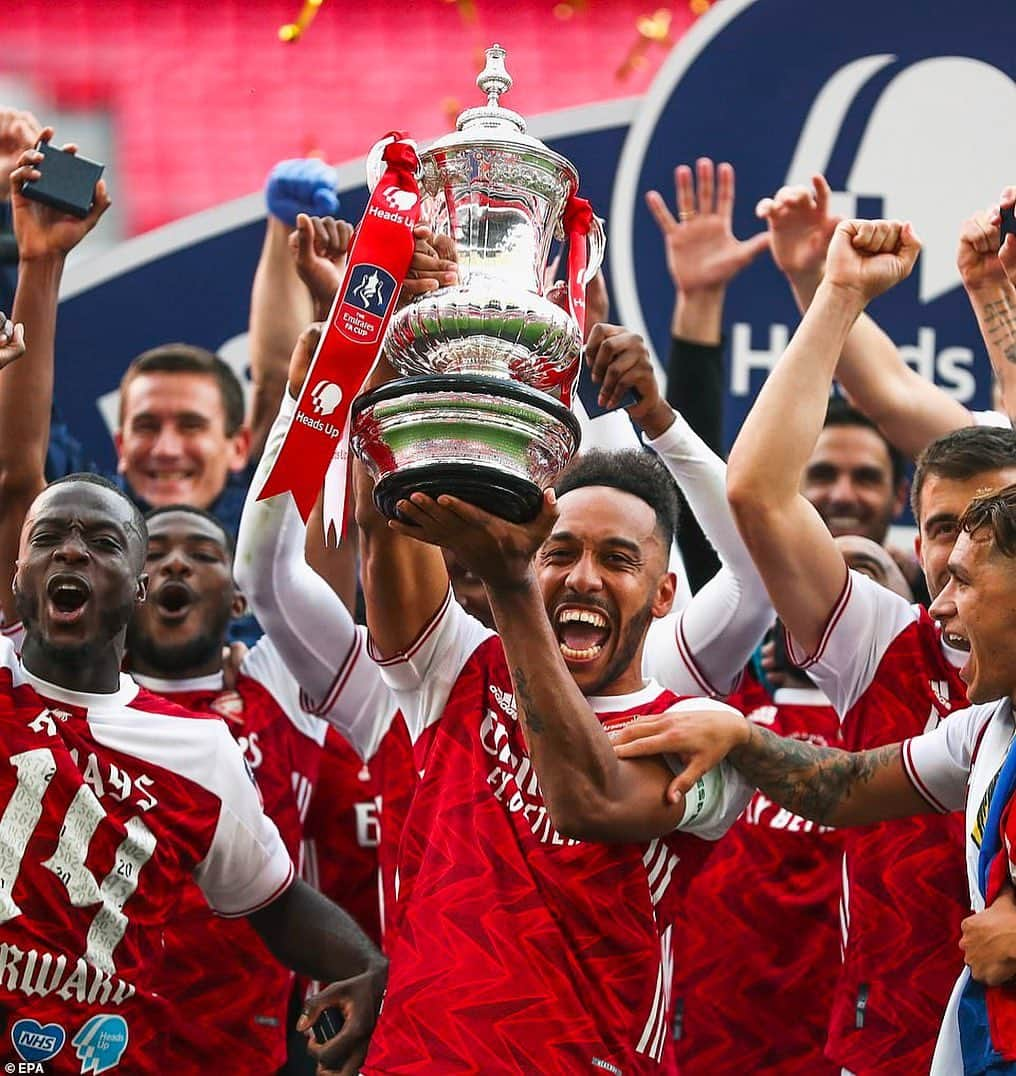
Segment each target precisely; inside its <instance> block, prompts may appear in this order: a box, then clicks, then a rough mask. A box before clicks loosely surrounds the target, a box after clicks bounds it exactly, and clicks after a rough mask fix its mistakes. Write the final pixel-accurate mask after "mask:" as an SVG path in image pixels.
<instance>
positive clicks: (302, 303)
mask: <svg viewBox="0 0 1016 1076" xmlns="http://www.w3.org/2000/svg"><path fill="white" fill-rule="evenodd" d="M335 182H336V175H335V169H334V168H331V167H330V166H329V165H327V164H325V163H324V161H318V160H293V161H282V162H280V163H279V164H277V165H276V166H275V168H273V169H272V172H271V174H270V175H269V177H268V182H267V183H266V185H265V201H266V203H267V207H268V220H267V223H266V226H265V241H264V244H263V246H262V248H261V257H260V259H259V260H258V265H257V269H256V270H255V272H254V284H253V287H252V289H251V303H250V359H251V378H252V380H253V383H254V392H253V395H252V397H251V405H250V413H249V415H248V425H249V426H250V429H251V458H252V459H257V458H258V456H259V455H260V454H261V451H262V449H263V448H264V444H265V438H266V437H267V436H268V430H269V428H270V427H271V425H272V422H273V420H274V419H275V414H276V412H277V411H278V409H279V401H280V400H281V399H282V396H283V393H284V392H285V389H286V377H287V371H288V369H289V357H290V355H291V354H292V352H293V347H294V345H295V344H296V341H297V338H298V337H299V335H300V332H301V331H302V329H303V327H304V326H305V325H306V324H307V323H308V322H309V321H313V320H314V318H315V316H316V315H315V304H314V302H313V300H312V298H311V294H310V292H309V291H308V288H307V287H306V286H305V284H304V282H303V280H301V277H300V274H299V273H298V271H297V264H296V261H295V259H294V256H293V253H292V249H291V243H290V233H291V232H292V231H293V229H294V228H298V227H299V228H300V230H301V234H303V233H304V232H306V231H307V230H308V229H309V231H310V232H311V233H315V227H314V225H312V224H311V223H310V220H309V218H308V217H307V214H308V213H334V212H335V211H336V209H337V208H338V199H337V197H336V195H335ZM301 216H302V217H303V218H304V221H305V222H306V223H305V224H298V221H299V218H300V217H301ZM316 238H317V237H316V234H314V239H315V240H316ZM294 245H295V243H294ZM313 246H314V243H313V242H312V243H311V247H313ZM313 258H314V252H313V250H310V251H308V252H307V255H306V260H307V261H312V260H313Z"/></svg>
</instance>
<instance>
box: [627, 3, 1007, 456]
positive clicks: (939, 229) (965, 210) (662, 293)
mask: <svg viewBox="0 0 1016 1076" xmlns="http://www.w3.org/2000/svg"><path fill="white" fill-rule="evenodd" d="M1010 18H1011V6H1010V5H1009V4H1008V3H1007V2H1006V0H975V2H974V4H973V5H972V8H971V6H970V5H966V6H963V5H955V4H951V3H945V2H944V0H926V2H925V3H917V0H910V2H907V3H896V4H886V3H885V2H884V0H856V2H855V3H852V4H851V5H850V8H849V13H848V14H846V15H845V17H843V18H832V17H830V14H829V11H828V9H827V8H826V6H825V5H822V4H811V5H808V4H801V3H800V2H799V0H725V2H724V3H723V4H717V5H715V6H714V7H713V9H712V10H711V11H710V13H709V14H708V15H706V16H705V17H703V18H702V19H700V20H699V22H698V23H697V24H696V25H695V26H694V27H693V28H692V29H691V31H690V32H689V33H688V34H687V35H686V36H685V37H684V38H682V39H681V41H680V42H679V43H678V45H677V47H676V48H675V50H674V52H673V53H672V54H671V55H670V57H669V58H668V59H667V61H666V63H665V64H664V66H663V67H662V68H661V70H660V73H659V75H658V76H657V78H656V80H655V82H654V84H653V86H652V87H651V89H650V90H649V92H648V94H647V95H646V97H645V99H644V101H643V103H642V106H641V107H640V109H639V111H638V112H637V114H636V118H635V120H634V122H633V124H632V127H631V129H630V131H629V134H628V138H627V140H626V142H625V146H624V150H623V152H622V155H621V161H620V165H619V171H618V177H617V181H616V184H615V187H614V197H613V202H612V205H611V213H610V225H611V235H610V242H609V244H608V252H609V254H610V259H611V260H610V264H611V277H612V284H613V288H614V294H615V297H616V299H617V302H618V306H619V309H620V315H621V320H622V321H623V322H624V324H626V325H628V326H629V327H630V328H632V329H634V330H637V331H643V330H646V329H648V331H649V334H650V337H651V339H652V340H653V343H654V347H655V350H656V353H657V355H659V356H661V357H662V356H665V355H666V353H667V348H668V338H669V333H668V325H669V320H670V316H671V310H672V307H673V289H672V285H671V283H670V278H669V275H668V273H667V271H666V265H665V261H664V250H663V244H662V241H661V239H660V236H659V233H658V230H657V228H656V226H655V224H654V222H653V220H652V218H651V217H650V215H649V212H648V210H647V209H646V208H645V205H644V202H643V196H644V193H645V191H646V190H649V189H652V188H655V189H657V190H659V191H661V192H663V193H664V194H665V196H666V197H667V198H668V199H672V198H673V190H674V180H673V169H674V166H675V165H676V164H679V163H681V162H689V163H691V162H693V161H694V160H695V158H696V157H699V156H710V157H713V158H714V159H715V160H718V161H722V160H726V161H730V162H731V163H732V164H733V165H734V168H735V170H736V173H737V204H736V209H735V220H734V230H735V233H736V234H737V235H738V236H740V237H744V236H748V235H751V234H753V233H755V232H756V231H758V230H760V222H759V221H758V220H757V219H756V218H755V216H754V207H755V204H756V202H757V201H758V199H759V198H761V197H764V196H766V195H771V194H773V193H774V192H775V191H777V190H778V189H779V188H780V187H781V186H783V185H784V184H799V183H809V182H810V180H811V176H812V175H813V174H814V173H815V172H821V173H823V174H824V175H825V176H826V178H827V179H828V180H829V183H830V185H831V186H832V189H833V191H834V192H835V194H834V198H833V206H832V209H833V212H835V213H836V214H837V215H840V216H886V217H902V218H904V219H910V220H912V221H913V222H914V225H915V227H916V229H917V232H918V234H919V235H920V236H921V238H922V240H923V243H924V249H923V253H922V255H921V259H920V261H919V262H918V265H917V268H916V269H915V271H914V273H913V274H912V276H911V277H910V279H909V280H907V281H906V282H905V283H903V284H902V285H900V286H899V287H897V288H894V289H893V290H892V291H891V292H890V293H889V294H887V295H886V296H884V297H883V298H881V299H880V300H879V301H878V303H877V304H876V306H875V308H874V310H873V313H874V316H875V317H876V319H877V320H878V321H879V322H880V323H881V324H882V325H883V327H884V328H886V329H887V331H888V332H889V334H890V335H891V336H892V338H893V339H894V341H895V342H896V344H897V345H898V346H900V348H901V351H902V352H903V355H904V357H905V358H906V359H907V361H908V362H910V363H912V364H913V365H914V366H915V367H916V368H917V369H918V370H919V371H920V372H921V373H922V374H923V375H925V376H927V377H931V378H934V379H935V380H937V381H938V382H939V383H940V384H941V385H942V386H943V387H944V388H945V389H946V390H947V391H949V392H950V393H951V394H953V395H954V396H956V397H957V398H958V399H960V400H962V401H963V402H964V403H967V404H968V405H969V404H973V405H975V406H978V407H982V406H988V388H989V384H990V376H989V372H988V364H987V361H986V359H985V358H984V348H983V345H982V343H981V341H980V337H979V335H978V332H977V326H976V323H975V321H974V318H973V315H972V313H971V311H970V308H969V305H968V303H967V300H966V296H965V294H964V292H963V288H962V286H961V282H960V278H959V274H958V272H957V269H956V247H957V242H958V236H959V230H960V225H961V223H962V221H963V220H964V219H965V218H966V217H968V216H970V215H971V214H973V213H974V212H976V211H978V210H981V209H985V208H986V207H987V206H988V205H989V204H991V203H992V202H993V201H995V200H996V199H997V198H998V194H999V191H1000V190H1001V188H1002V186H1003V185H1005V184H1006V183H1009V182H1012V181H1013V179H1014V178H1016V171H1014V167H1016V166H1014V162H1016V127H1014V126H1013V124H1011V123H1008V122H1006V117H1008V116H1011V115H1012V114H1013V112H1014V110H1016V84H1014V82H1013V78H1012V76H1013V75H1014V73H1016V71H1014V67H1016V64H1014V56H1013V53H1012V50H1011V47H1010V46H1009V44H1008V42H1007V41H1006V35H1005V34H1004V33H1003V32H1002V27H1004V26H1006V25H1007V24H1008V21H1009V20H1010ZM992 27H994V28H995V30H994V32H992V29H991V28H992ZM726 312H727V325H726V330H727V337H728V353H729V359H730V372H729V376H730V381H729V391H730V399H729V401H728V405H729V406H728V407H727V422H728V427H727V434H728V438H729V437H731V436H732V435H733V434H734V433H735V432H736V430H737V428H738V427H739V426H740V423H741V422H742V421H743V418H744V415H745V413H746V411H747V406H748V403H749V402H750V400H751V398H752V397H753V396H754V394H755V393H756V392H757V390H758V387H759V385H760V384H761V382H762V380H763V378H764V376H765V374H766V373H767V372H768V371H769V370H770V369H771V368H772V366H773V364H774V363H775V361H776V360H777V359H778V358H779V356H780V354H782V352H783V350H784V348H785V346H786V344H787V341H788V340H789V337H790V335H791V333H792V332H793V328H794V327H795V326H796V324H797V321H798V314H797V311H796V308H795V306H794V303H793V299H792V298H791V295H790V291H789V288H788V287H787V285H786V282H785V281H784V280H783V278H782V276H781V275H780V273H779V271H778V270H777V269H776V268H775V266H774V265H773V263H772V261H771V259H770V258H768V257H766V256H763V257H762V258H759V259H758V261H757V262H756V263H755V264H754V265H753V266H752V267H751V268H749V269H748V270H746V271H745V272H744V273H743V274H742V275H741V276H740V277H739V278H738V279H737V280H736V281H735V283H734V284H733V286H732V287H731V288H730V291H729V294H728V299H727V306H726ZM975 383H976V391H975Z"/></svg>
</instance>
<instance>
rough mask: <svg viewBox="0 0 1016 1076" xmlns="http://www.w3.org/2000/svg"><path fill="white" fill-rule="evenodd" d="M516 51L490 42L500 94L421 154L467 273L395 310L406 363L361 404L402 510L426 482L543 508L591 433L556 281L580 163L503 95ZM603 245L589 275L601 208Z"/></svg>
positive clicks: (515, 512) (423, 179) (389, 345)
mask: <svg viewBox="0 0 1016 1076" xmlns="http://www.w3.org/2000/svg"><path fill="white" fill-rule="evenodd" d="M504 56H505V54H504V50H503V49H501V48H500V47H499V46H497V45H495V46H493V47H492V48H490V49H488V50H487V64H486V67H485V68H484V70H483V72H482V73H481V75H480V76H479V78H477V80H476V81H477V85H478V86H479V87H480V89H481V90H482V91H483V92H484V93H486V94H487V104H486V105H483V106H481V107H479V108H472V109H467V110H466V111H465V112H463V113H462V114H461V115H460V116H459V118H458V122H457V125H456V128H457V129H456V131H455V132H454V133H452V134H450V135H447V136H446V137H444V138H441V139H439V140H438V141H437V142H435V143H434V144H433V145H432V146H430V147H429V148H428V149H426V150H424V151H423V152H422V153H421V154H420V187H421V221H422V222H424V223H426V224H427V225H428V227H430V228H431V230H432V231H433V232H434V233H435V234H439V235H445V236H448V237H450V238H451V239H452V240H454V244H455V249H456V252H457V260H458V283H457V284H455V285H453V286H450V287H443V288H440V289H438V290H437V291H433V292H430V293H428V294H426V295H423V296H421V297H420V298H418V299H416V300H415V301H413V302H411V303H410V304H409V305H407V306H406V307H404V308H403V309H402V310H400V311H398V312H397V313H396V314H395V315H394V316H393V318H392V320H391V323H390V324H389V327H388V332H387V334H386V337H385V343H384V354H385V357H386V358H387V360H388V361H389V362H390V363H391V365H392V366H393V367H394V368H395V369H396V370H397V371H399V372H400V373H401V374H404V375H407V376H405V377H404V378H402V379H400V380H398V381H393V382H391V383H389V384H387V385H385V386H383V387H382V388H380V389H377V390H375V391H373V392H370V393H367V394H366V395H364V396H363V397H361V398H360V399H359V400H358V401H357V402H356V403H355V404H354V406H353V412H352V418H353V426H352V437H351V445H352V448H353V450H354V451H355V452H356V454H357V456H359V458H360V459H361V460H363V461H364V463H365V464H366V466H367V467H368V469H369V471H370V472H371V474H372V477H373V478H374V480H375V492H374V499H375V501H376V502H377V504H378V507H379V508H380V509H381V511H382V512H384V513H385V514H386V515H388V516H389V517H391V516H393V515H394V514H395V507H394V506H395V504H396V503H397V501H398V500H399V499H400V498H401V497H403V496H408V494H409V493H411V492H413V491H414V490H425V491H426V492H428V493H431V494H432V495H434V496H437V495H438V494H439V493H451V494H454V495H456V496H460V497H462V498H463V499H466V500H468V501H470V502H472V503H476V504H482V505H483V506H484V507H486V508H487V509H488V510H489V511H491V512H493V513H495V514H497V515H500V516H502V517H504V518H508V519H516V520H523V519H527V518H532V516H533V515H535V514H536V512H537V511H538V510H539V505H540V501H541V495H542V490H543V489H544V488H545V487H546V486H547V485H549V484H550V483H551V482H553V480H554V478H556V476H557V475H558V474H559V473H560V471H561V470H562V469H563V468H564V467H565V466H566V464H567V463H568V461H569V459H570V458H571V457H572V455H574V453H575V451H576V450H577V448H578V442H579V432H578V424H577V422H576V421H575V419H574V416H573V415H572V414H571V412H570V411H568V409H567V408H566V407H564V406H563V405H562V404H561V402H560V398H561V397H562V395H564V396H565V398H567V396H568V394H569V392H570V389H571V387H572V385H573V383H574V380H575V378H576V376H577V373H578V364H579V358H580V355H581V349H582V340H581V335H580V332H579V326H578V323H577V322H576V321H575V319H574V318H573V317H572V316H571V314H570V313H569V312H568V311H567V310H565V309H563V308H562V307H561V306H559V305H557V303H555V302H552V301H551V299H550V298H548V297H547V295H546V294H545V287H546V284H545V281H544V276H545V272H546V268H547V263H548V260H549V256H550V250H551V244H552V242H553V241H554V239H555V238H557V239H559V240H560V239H563V238H564V232H563V230H562V218H563V215H564V211H565V207H566V205H567V202H568V199H569V197H570V196H571V195H573V194H574V193H575V192H576V191H577V189H578V174H577V173H576V171H575V168H574V167H573V165H572V164H571V163H570V162H569V161H568V160H566V159H565V158H564V157H562V156H561V155H560V154H558V153H555V152H554V151H553V150H551V149H549V148H548V147H547V146H545V145H544V144H543V143H542V142H540V141H539V140H538V139H536V138H533V137H532V136H531V135H528V134H527V133H526V124H525V120H523V119H522V117H521V116H519V115H518V114H517V113H515V112H512V111H510V110H509V109H506V108H502V107H501V106H500V104H499V97H500V95H501V94H502V93H504V92H505V91H506V90H508V88H509V87H510V86H511V78H510V76H509V75H508V73H507V71H506V70H505V66H504ZM589 247H590V250H589V258H588V267H587V270H586V276H585V279H586V280H589V279H591V278H592V276H593V275H595V273H596V271H597V270H598V268H599V266H600V263H601V261H602V259H603V249H604V237H603V230H602V228H601V227H600V224H599V222H598V221H597V222H596V225H595V228H594V231H593V233H592V234H591V235H590V237H589Z"/></svg>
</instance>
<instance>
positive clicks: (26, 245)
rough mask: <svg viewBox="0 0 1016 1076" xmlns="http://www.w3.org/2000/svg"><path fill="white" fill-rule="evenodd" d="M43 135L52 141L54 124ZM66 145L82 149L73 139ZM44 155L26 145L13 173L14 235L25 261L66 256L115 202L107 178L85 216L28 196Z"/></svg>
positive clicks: (68, 148) (73, 149)
mask: <svg viewBox="0 0 1016 1076" xmlns="http://www.w3.org/2000/svg"><path fill="white" fill-rule="evenodd" d="M39 137H40V138H41V139H42V140H43V141H44V142H48V141H49V140H50V139H51V138H52V137H53V128H52V127H46V128H44V129H43V130H42V131H41V132H40V134H39ZM62 148H63V149H64V150H65V151H66V152H67V153H77V151H78V147H77V146H75V145H73V144H70V143H69V144H68V145H66V146H63V147H62ZM42 159H43V157H42V154H41V153H39V152H38V151H37V150H35V149H26V150H24V151H23V152H22V154H21V156H20V157H19V158H18V167H17V168H15V169H14V171H13V172H12V173H11V208H12V210H13V215H14V237H15V239H17V242H18V257H19V258H20V259H21V260H22V261H31V260H32V259H35V258H46V257H64V256H66V255H67V254H69V253H70V251H72V250H73V249H74V248H75V247H76V246H77V245H78V243H80V242H81V240H82V239H84V238H85V236H86V235H88V233H89V232H90V231H91V230H92V229H93V228H94V227H95V225H96V224H97V223H98V222H99V218H100V217H101V216H102V214H103V213H105V212H106V210H107V209H109V207H110V204H111V199H110V197H109V193H108V192H107V190H106V181H105V180H102V179H100V180H99V182H98V183H96V185H95V195H94V202H93V204H92V208H91V211H90V212H89V214H88V216H87V217H85V218H84V220H82V219H81V218H79V217H75V216H72V215H71V214H69V213H61V212H60V210H59V209H53V208H51V207H50V206H47V205H42V204H41V203H40V202H33V201H32V200H31V199H29V198H26V197H25V196H24V194H23V193H22V189H21V188H22V187H23V186H24V185H25V183H27V182H28V181H29V180H36V179H40V178H41V177H42V173H41V172H40V171H39V168H38V165H39V164H40V162H41V161H42Z"/></svg>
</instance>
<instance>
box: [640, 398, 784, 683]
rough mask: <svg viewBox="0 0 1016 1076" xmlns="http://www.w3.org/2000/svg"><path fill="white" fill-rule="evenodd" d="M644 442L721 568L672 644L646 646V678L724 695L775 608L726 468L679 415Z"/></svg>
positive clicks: (682, 619) (686, 613) (659, 641)
mask: <svg viewBox="0 0 1016 1076" xmlns="http://www.w3.org/2000/svg"><path fill="white" fill-rule="evenodd" d="M646 443H647V444H648V445H649V447H650V448H652V449H653V451H654V452H656V453H657V454H658V455H659V457H660V459H661V460H662V461H663V462H664V464H665V465H666V467H667V469H668V470H669V471H670V473H671V474H672V475H673V477H674V480H675V481H676V482H677V484H678V486H680V488H681V492H682V493H683V494H684V497H685V500H686V501H687V502H688V506H689V507H690V508H691V511H692V513H693V514H694V516H695V518H696V519H697V520H698V522H699V525H700V526H701V527H702V531H703V533H704V534H705V536H706V537H707V538H708V539H709V541H710V543H711V544H712V546H713V548H714V549H715V550H716V552H717V554H718V555H719V557H720V561H721V563H722V567H721V568H720V570H719V571H718V572H717V573H716V575H714V576H713V578H712V579H710V580H709V582H708V583H707V584H706V585H705V586H704V587H703V588H702V589H701V590H700V591H699V592H698V593H697V594H696V595H695V596H694V597H693V598H692V599H691V601H690V602H689V603H688V605H687V607H686V608H685V609H683V610H682V612H681V614H680V616H679V618H678V619H677V621H676V623H675V624H674V631H673V633H672V634H671V638H670V639H669V640H666V639H665V638H664V636H663V633H662V632H659V631H657V637H656V638H654V639H653V640H652V641H651V643H647V653H648V655H649V659H648V660H649V662H650V663H651V664H647V665H646V666H645V672H646V674H647V675H649V676H652V677H653V678H655V679H657V680H659V681H660V683H662V684H664V685H666V686H667V687H668V688H670V690H671V691H675V692H680V693H681V694H688V693H689V691H691V692H693V693H698V692H706V693H707V694H710V695H727V694H729V693H730V692H731V691H732V690H733V689H734V687H735V686H736V684H737V681H738V679H739V678H740V676H741V672H742V670H743V669H744V666H745V665H746V664H747V662H748V661H749V659H750V658H751V655H752V654H753V653H754V652H755V649H756V647H757V646H758V645H759V643H760V642H761V641H762V639H763V637H764V636H765V633H766V632H767V631H768V630H769V627H770V625H771V624H772V622H773V608H772V603H771V602H770V600H769V595H768V593H767V592H766V588H765V585H764V584H763V582H762V578H761V576H760V575H759V574H758V572H757V571H756V569H755V565H754V563H753V562H752V559H751V555H750V554H749V553H748V550H747V549H746V548H745V545H744V542H743V541H742V540H741V536H740V535H739V534H738V532H737V527H736V526H735V524H734V518H733V516H732V515H731V512H730V506H729V504H728V503H727V489H726V481H727V465H726V464H725V463H724V462H723V460H721V459H720V458H719V456H717V455H716V453H715V452H713V451H712V450H711V449H710V448H709V446H708V445H707V444H706V443H705V442H704V441H703V440H702V439H701V438H700V437H699V436H698V434H696V433H695V431H694V430H692V428H691V427H690V426H689V425H688V423H687V422H686V421H685V420H684V418H683V417H682V416H681V415H679V414H678V415H677V416H676V417H675V420H674V423H673V425H672V426H671V427H670V428H669V429H668V430H666V431H665V432H664V433H663V434H661V435H660V436H659V437H657V438H656V439H655V440H653V441H648V440H647V442H646ZM688 677H690V679H689V678H688Z"/></svg>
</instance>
